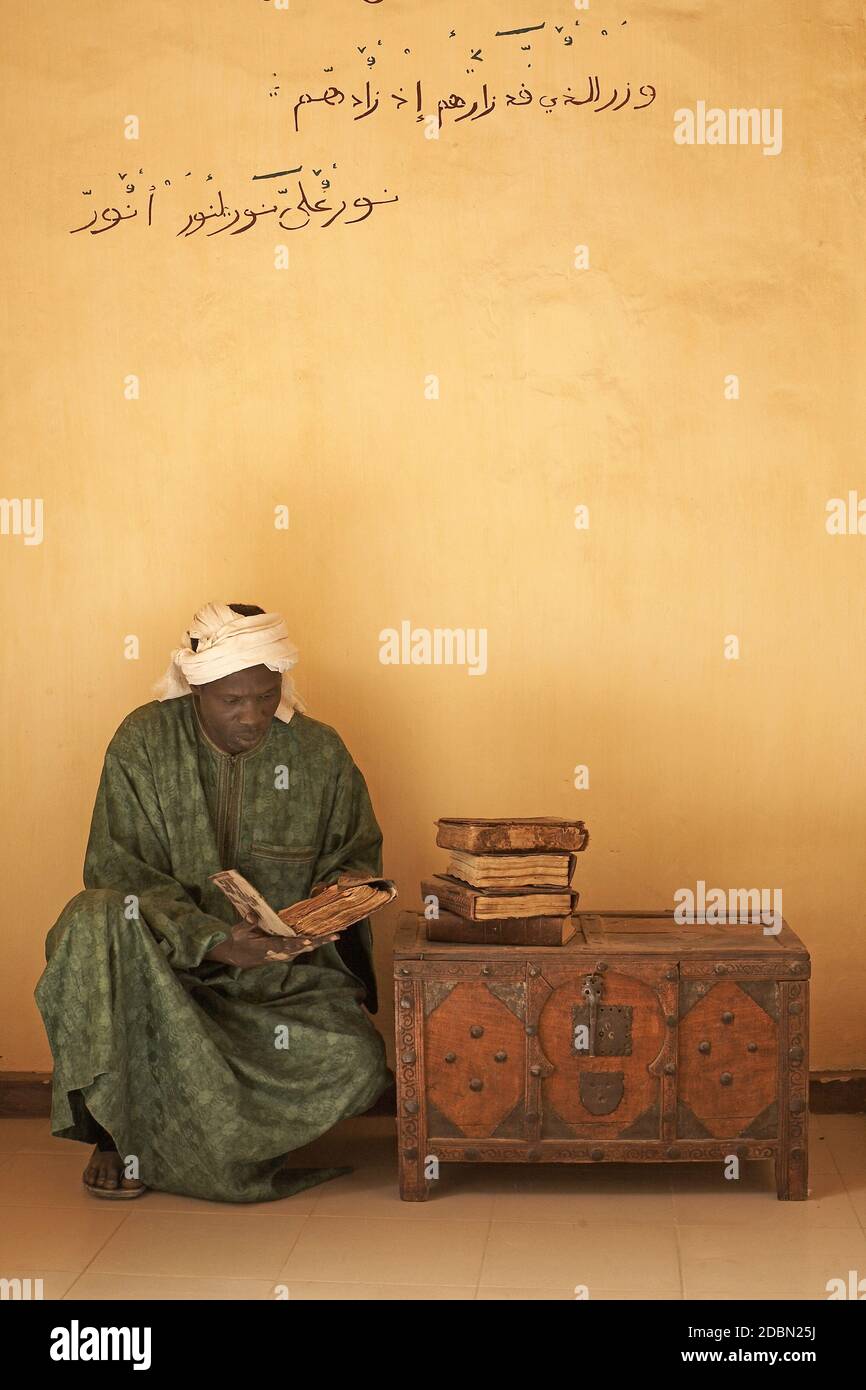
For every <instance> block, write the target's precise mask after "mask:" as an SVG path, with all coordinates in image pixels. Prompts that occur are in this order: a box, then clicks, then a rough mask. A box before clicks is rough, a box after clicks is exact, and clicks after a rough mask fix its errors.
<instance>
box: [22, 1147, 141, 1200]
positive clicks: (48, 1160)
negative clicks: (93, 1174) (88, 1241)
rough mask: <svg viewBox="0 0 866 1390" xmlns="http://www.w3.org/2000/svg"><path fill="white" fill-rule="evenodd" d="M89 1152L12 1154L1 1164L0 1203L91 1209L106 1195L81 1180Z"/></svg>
mask: <svg viewBox="0 0 866 1390" xmlns="http://www.w3.org/2000/svg"><path fill="white" fill-rule="evenodd" d="M89 1152H90V1151H89V1150H86V1151H83V1152H82V1155H81V1157H79V1156H78V1155H70V1154H63V1153H15V1154H9V1155H8V1157H7V1161H6V1162H5V1163H4V1164H2V1165H0V1206H10V1207H13V1206H14V1207H44V1208H50V1207H75V1208H86V1209H87V1210H88V1211H89V1210H90V1209H91V1208H92V1207H93V1204H94V1202H98V1201H101V1202H103V1203H104V1202H106V1200H107V1199H105V1198H101V1197H92V1196H91V1195H90V1193H89V1192H88V1191H87V1189H86V1188H85V1186H84V1183H83V1182H82V1181H81V1175H82V1173H83V1171H84V1167H85V1164H86V1163H87V1156H88V1154H89ZM135 1200H136V1201H140V1200H141V1199H140V1198H135ZM124 1205H128V1202H127V1203H125V1204H124Z"/></svg>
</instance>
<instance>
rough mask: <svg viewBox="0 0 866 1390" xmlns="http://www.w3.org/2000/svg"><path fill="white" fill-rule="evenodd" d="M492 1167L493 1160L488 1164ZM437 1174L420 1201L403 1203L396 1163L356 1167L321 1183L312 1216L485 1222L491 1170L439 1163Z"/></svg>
mask: <svg viewBox="0 0 866 1390" xmlns="http://www.w3.org/2000/svg"><path fill="white" fill-rule="evenodd" d="M491 1167H493V1165H491ZM440 1171H441V1176H440V1178H439V1179H438V1180H437V1181H435V1182H431V1184H430V1195H429V1197H428V1198H427V1200H426V1201H424V1202H404V1201H403V1200H402V1198H401V1196H400V1187H399V1182H398V1174H397V1168H396V1165H391V1166H389V1167H386V1168H359V1169H357V1170H356V1171H355V1172H354V1173H352V1174H350V1175H349V1176H347V1177H344V1178H335V1179H334V1181H333V1182H329V1183H326V1184H323V1186H322V1189H321V1196H320V1198H319V1202H318V1205H317V1207H316V1213H315V1214H316V1216H361V1217H365V1218H366V1217H371V1218H373V1217H389V1218H401V1217H402V1218H406V1219H409V1220H439V1221H441V1220H446V1221H447V1220H450V1221H456V1220H458V1219H460V1220H462V1219H464V1218H470V1219H473V1220H479V1221H487V1220H489V1219H490V1217H491V1215H492V1213H493V1203H494V1200H495V1193H496V1190H497V1186H498V1185H499V1183H500V1182H501V1180H499V1179H498V1178H497V1175H496V1174H495V1173H491V1172H490V1171H489V1169H488V1171H487V1172H479V1170H478V1169H477V1168H475V1167H474V1166H472V1167H470V1166H469V1165H467V1164H459V1165H458V1164H444V1163H443V1164H442V1167H441V1170H440Z"/></svg>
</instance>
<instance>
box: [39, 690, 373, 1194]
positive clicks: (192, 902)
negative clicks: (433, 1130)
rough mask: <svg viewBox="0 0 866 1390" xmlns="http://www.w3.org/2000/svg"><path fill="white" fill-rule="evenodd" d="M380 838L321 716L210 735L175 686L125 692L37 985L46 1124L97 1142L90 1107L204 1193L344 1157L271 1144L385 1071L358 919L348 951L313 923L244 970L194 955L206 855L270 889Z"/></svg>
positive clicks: (210, 926)
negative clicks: (135, 705)
mask: <svg viewBox="0 0 866 1390" xmlns="http://www.w3.org/2000/svg"><path fill="white" fill-rule="evenodd" d="M381 844H382V836H381V832H380V830H379V827H378V825H377V823H376V819H375V816H374V814H373V809H372V806H371V804H370V798H369V794H368V792H367V787H366V783H365V781H364V778H363V776H362V775H361V772H360V771H359V769H358V768H357V767H356V766H355V763H354V762H353V760H352V758H351V756H350V754H349V752H348V750H347V749H346V746H345V744H344V743H343V741H342V740H341V739H340V737H339V735H338V734H337V733H336V732H335V730H334V729H332V728H330V727H329V726H328V725H327V724H322V723H319V722H318V721H317V720H315V719H311V718H309V717H308V716H307V715H304V714H301V713H300V712H296V713H295V715H294V716H293V718H292V719H291V721H290V722H289V723H288V724H284V723H283V722H282V721H281V720H278V719H274V720H272V722H271V726H270V729H269V731H268V733H267V735H266V737H265V739H264V740H263V741H262V743H260V744H259V745H258V746H257V747H256V748H254V749H252V750H250V751H248V752H244V753H238V754H234V755H230V754H228V753H223V752H221V751H220V750H219V749H218V748H217V747H216V745H215V744H213V743H212V742H211V740H210V739H209V738H208V737H207V735H206V734H205V733H204V731H203V729H202V728H201V725H200V723H199V720H198V717H197V714H196V712H195V708H194V705H193V701H192V697H191V696H185V697H183V698H180V699H176V700H166V701H163V702H159V701H154V702H152V703H151V704H148V705H144V706H142V707H141V708H140V709H137V710H135V711H133V713H132V714H130V715H129V716H128V718H126V719H125V720H124V722H123V723H122V724H121V726H120V728H119V729H118V731H117V733H116V734H115V735H114V738H113V739H112V740H111V743H110V744H109V747H108V751H107V753H106V755H105V764H104V767H103V771H102V777H101V779H100V783H99V791H98V793H97V798H96V806H95V809H94V812H93V823H92V825H91V830H90V839H89V842H88V846H87V854H86V858H85V864H84V883H85V890H84V892H82V893H79V894H78V895H77V896H76V897H75V898H73V899H72V901H71V902H70V903H68V904H67V906H66V908H65V909H64V911H63V912H62V914H61V916H60V917H59V919H58V921H57V922H56V924H55V925H54V926H53V927H52V929H51V931H50V932H49V933H48V937H47V939H46V952H45V953H46V960H47V962H48V963H47V965H46V968H45V971H44V973H43V974H42V976H41V978H40V980H39V982H38V984H37V986H36V1002H37V1004H38V1006H39V1009H40V1012H41V1014H42V1018H43V1020H44V1023H45V1028H46V1031H47V1033H48V1038H49V1041H50V1043H51V1050H52V1053H53V1056H54V1081H53V1091H52V1113H51V1129H52V1133H54V1134H55V1135H59V1136H61V1137H63V1138H68V1139H79V1140H85V1141H88V1142H95V1139H96V1131H95V1128H94V1125H93V1119H92V1118H91V1116H92V1117H93V1118H94V1119H96V1121H98V1123H99V1124H100V1125H102V1126H103V1127H104V1128H105V1129H106V1130H108V1132H109V1134H110V1135H111V1136H112V1137H113V1138H114V1140H115V1142H116V1144H117V1147H118V1150H119V1152H120V1153H121V1154H122V1155H124V1156H125V1155H132V1154H134V1155H136V1156H137V1157H138V1160H139V1176H140V1178H141V1180H142V1182H144V1183H146V1184H147V1185H148V1186H149V1187H153V1188H156V1189H159V1190H161V1191H164V1192H178V1193H185V1194H187V1195H190V1196H195V1197H203V1198H210V1199H213V1200H217V1201H226V1202H258V1201H269V1200H273V1199H276V1198H278V1197H284V1196H288V1195H290V1194H291V1193H293V1192H298V1191H301V1190H302V1189H304V1188H306V1187H311V1186H313V1185H315V1184H316V1183H319V1182H323V1181H325V1180H326V1179H328V1178H330V1177H333V1176H336V1175H337V1174H338V1173H341V1172H347V1171H351V1170H349V1169H346V1168H341V1169H337V1168H320V1169H287V1168H284V1167H283V1164H284V1162H285V1158H286V1155H287V1154H289V1153H290V1152H291V1151H292V1150H293V1149H297V1148H300V1147H301V1146H302V1145H304V1144H307V1143H309V1142H310V1141H311V1140H313V1139H315V1138H316V1137H317V1136H318V1135H320V1134H323V1133H324V1132H325V1131H326V1130H328V1129H330V1128H331V1127H332V1126H333V1125H334V1124H336V1123H337V1121H338V1120H340V1119H342V1118H343V1117H345V1116H347V1115H354V1114H358V1113H360V1112H362V1111H364V1110H366V1109H368V1108H369V1107H370V1106H371V1105H372V1104H373V1102H374V1101H375V1100H376V1099H377V1098H378V1097H379V1096H380V1095H381V1094H382V1092H383V1091H384V1090H385V1089H386V1088H387V1086H388V1085H389V1083H390V1082H391V1081H392V1079H393V1078H392V1075H391V1073H390V1071H389V1069H388V1067H387V1065H386V1061H385V1050H384V1045H383V1042H382V1039H381V1037H380V1035H379V1033H378V1032H377V1031H376V1029H375V1028H374V1026H373V1024H372V1022H371V1020H370V1019H369V1018H368V1017H367V1014H366V1013H365V1012H364V1009H363V1007H362V1001H363V1000H364V998H365V983H366V984H367V985H368V986H369V985H371V984H372V983H373V980H372V943H371V936H370V927H369V922H364V923H361V924H359V926H358V927H356V928H352V932H353V933H354V935H355V941H354V950H355V954H354V956H352V954H351V950H352V943H351V941H350V942H349V943H348V945H344V944H343V943H344V941H345V938H343V939H341V949H342V950H343V954H344V955H346V956H347V959H352V960H353V964H354V969H350V967H349V965H348V964H347V963H346V960H344V959H343V956H342V955H341V953H340V951H338V949H337V946H336V945H335V944H332V943H328V944H327V945H324V946H321V947H319V948H318V949H317V950H315V951H311V952H309V953H307V954H304V955H301V956H298V957H297V958H296V959H295V960H294V961H293V962H288V963H286V962H282V963H276V964H273V965H260V966H255V967H253V968H252V969H249V970H240V969H239V968H237V967H235V966H226V965H221V964H218V963H217V962H214V961H205V960H204V956H205V954H206V953H207V952H208V951H209V950H210V949H211V947H213V946H215V945H217V944H218V943H219V942H221V941H224V940H226V939H227V936H228V931H227V927H228V926H230V925H231V924H232V923H233V922H234V921H236V919H237V914H236V913H235V911H234V908H233V907H232V906H231V905H230V903H229V902H228V900H227V899H226V897H225V896H224V895H223V894H222V893H221V892H220V890H219V889H218V888H217V887H216V885H215V884H213V883H210V882H209V875H210V874H213V873H216V872H218V870H219V869H221V868H237V869H239V870H240V872H241V873H242V874H243V875H244V877H245V878H247V879H248V880H249V881H250V883H252V884H254V885H255V887H256V888H258V890H259V892H260V893H262V895H263V896H264V897H265V898H266V899H267V901H268V902H269V903H270V905H271V906H272V907H274V908H276V909H279V908H282V907H287V906H288V905H289V904H290V903H293V902H297V901H298V900H300V899H301V898H305V897H308V896H309V892H310V889H311V887H312V885H313V884H314V883H319V882H324V883H332V882H334V881H335V880H336V878H337V877H338V876H339V874H340V872H341V871H343V870H345V869H350V870H359V871H364V872H366V873H373V874H381V872H382V857H381ZM136 914H137V915H136ZM347 935H348V934H347ZM356 971H357V973H356ZM367 1002H368V1005H369V1006H370V1007H371V1008H374V1007H375V998H374V997H371V993H370V990H369V988H368V990H367ZM278 1043H282V1044H283V1046H279V1045H278Z"/></svg>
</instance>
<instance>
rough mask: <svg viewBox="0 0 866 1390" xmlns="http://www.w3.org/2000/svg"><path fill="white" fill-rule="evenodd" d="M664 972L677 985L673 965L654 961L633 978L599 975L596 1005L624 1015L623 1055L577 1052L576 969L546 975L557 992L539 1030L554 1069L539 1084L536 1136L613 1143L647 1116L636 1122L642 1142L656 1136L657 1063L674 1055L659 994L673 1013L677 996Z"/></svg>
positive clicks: (579, 977) (579, 999)
mask: <svg viewBox="0 0 866 1390" xmlns="http://www.w3.org/2000/svg"><path fill="white" fill-rule="evenodd" d="M545 973H546V974H547V973H548V972H547V971H545ZM668 973H670V974H671V975H672V977H673V979H674V980H675V979H676V970H675V966H674V963H673V962H665V961H653V962H652V963H651V964H648V965H642V966H641V967H640V968H639V976H638V973H635V974H632V973H630V972H629V973H626V972H625V971H623V970H620V969H614V968H611V969H609V970H606V971H605V972H604V973H603V974H602V976H601V978H602V981H603V984H602V991H601V1003H602V1004H603V1005H605V1006H608V1007H610V1008H612V1009H619V1010H624V1011H625V1010H630V1044H629V1050H628V1051H627V1052H625V1054H624V1055H621V1056H609V1055H604V1056H600V1055H595V1056H592V1055H586V1054H584V1053H581V1052H577V1051H575V1049H574V1046H573V1031H572V1030H573V1018H574V1016H575V1014H574V1010H575V1007H576V1006H578V1007H579V1006H581V1005H582V1004H583V1003H584V999H583V994H582V987H583V985H584V981H585V976H584V975H583V974H578V973H577V972H575V971H572V972H569V973H567V974H563V973H561V972H560V971H558V970H557V971H551V972H550V973H549V978H552V979H553V980H555V981H556V986H555V988H554V989H553V991H552V993H551V994H550V996H549V998H548V999H547V1002H546V1004H545V1005H544V1008H543V1010H542V1013H541V1016H540V1019H539V1025H538V1040H539V1045H540V1050H541V1052H542V1053H543V1054H544V1056H545V1058H546V1059H547V1062H548V1063H549V1064H550V1068H552V1069H549V1070H548V1072H547V1074H546V1075H545V1076H544V1078H543V1080H542V1087H541V1112H542V1130H541V1133H542V1136H546V1135H550V1136H551V1137H558V1138H563V1137H566V1135H573V1136H574V1137H575V1138H584V1137H594V1138H596V1139H602V1138H604V1139H612V1138H616V1137H617V1136H618V1135H620V1134H622V1132H623V1131H625V1130H628V1129H629V1128H630V1127H631V1126H632V1125H634V1124H635V1123H636V1122H638V1121H640V1120H642V1119H647V1117H648V1119H647V1124H646V1125H640V1124H639V1129H640V1130H641V1133H643V1130H644V1129H646V1130H647V1133H646V1135H645V1137H648V1138H649V1137H653V1136H654V1137H656V1138H659V1137H661V1134H662V1130H661V1116H662V1112H663V1110H664V1109H665V1106H666V1101H665V1100H664V1098H663V1081H664V1080H667V1078H665V1077H664V1076H663V1063H664V1058H665V1056H666V1053H667V1050H668V1049H669V1048H671V1056H673V1050H672V1046H673V1036H672V1034H671V1030H670V1028H669V1025H668V1024H667V1023H666V1008H665V1007H664V1006H663V1003H662V995H663V992H664V989H665V988H666V989H667V990H668V991H669V992H670V994H671V1003H670V1008H671V1010H673V998H674V997H675V990H676V985H675V983H673V984H666V982H665V975H666V974H668ZM580 1016H582V1015H580ZM671 1017H673V1014H672V1013H671ZM670 1085H671V1088H672V1086H673V1081H672V1080H671V1082H670ZM608 1107H610V1108H608Z"/></svg>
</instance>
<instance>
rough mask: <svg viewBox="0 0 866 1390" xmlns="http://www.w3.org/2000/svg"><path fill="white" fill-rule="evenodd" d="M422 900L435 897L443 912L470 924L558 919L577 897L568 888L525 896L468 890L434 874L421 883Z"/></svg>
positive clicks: (525, 894)
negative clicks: (468, 919) (503, 918)
mask: <svg viewBox="0 0 866 1390" xmlns="http://www.w3.org/2000/svg"><path fill="white" fill-rule="evenodd" d="M421 894H422V897H424V898H429V897H435V898H437V899H438V900H439V906H440V909H441V908H445V910H446V912H456V914H457V916H458V917H469V918H471V919H472V920H473V921H476V922H477V921H481V920H485V921H488V922H489V921H492V920H494V919H496V918H500V917H560V916H567V915H568V913H570V912H571V911H572V909H573V907H574V903H575V901H576V898H577V894H576V893H575V892H574V891H573V890H572V889H570V888H533V889H531V891H529V892H526V893H513V892H512V893H493V892H491V891H490V890H489V889H486V888H485V889H481V888H471V887H470V886H469V884H468V883H461V881H460V880H459V879H456V878H450V877H449V876H448V875H447V874H436V875H435V876H434V877H433V878H431V879H425V880H424V881H423V882H422V884H421Z"/></svg>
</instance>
